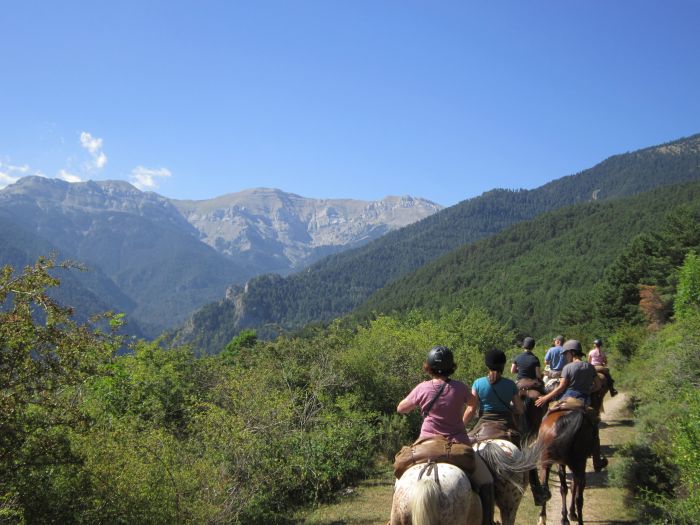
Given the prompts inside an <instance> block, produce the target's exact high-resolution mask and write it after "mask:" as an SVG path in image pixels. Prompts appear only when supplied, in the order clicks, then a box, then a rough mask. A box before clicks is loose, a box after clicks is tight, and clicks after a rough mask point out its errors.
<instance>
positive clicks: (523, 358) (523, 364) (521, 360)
mask: <svg viewBox="0 0 700 525" xmlns="http://www.w3.org/2000/svg"><path fill="white" fill-rule="evenodd" d="M533 348H535V340H534V339H533V338H532V337H526V338H525V339H523V351H522V352H521V353H520V354H518V355H517V356H516V357H514V358H513V362H512V363H511V365H510V373H511V374H518V375H517V376H516V378H515V379H516V384H518V386H520V385H519V383H520V382H521V380H522V379H529V380H531V381H530V382H527V383H528V384H529V383H531V382H532V381H534V382H536V383H541V381H542V371H541V369H540V359H539V358H538V357H537V356H536V355H535V354H533V353H532V349H533ZM523 383H526V382H523Z"/></svg>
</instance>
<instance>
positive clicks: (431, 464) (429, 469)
mask: <svg viewBox="0 0 700 525" xmlns="http://www.w3.org/2000/svg"><path fill="white" fill-rule="evenodd" d="M423 474H425V475H426V477H430V475H431V474H432V475H433V477H434V478H435V483H437V484H438V486H440V478H439V477H438V464H437V463H436V462H435V461H433V460H432V459H431V460H430V461H428V462H427V463H426V464H425V465H423V468H422V469H420V472H419V473H418V479H419V480H420V479H421V478H422V477H423Z"/></svg>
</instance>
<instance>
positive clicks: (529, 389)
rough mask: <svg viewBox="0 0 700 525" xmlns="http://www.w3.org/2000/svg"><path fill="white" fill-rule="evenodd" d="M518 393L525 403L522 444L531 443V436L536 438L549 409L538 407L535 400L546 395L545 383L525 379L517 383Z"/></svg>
mask: <svg viewBox="0 0 700 525" xmlns="http://www.w3.org/2000/svg"><path fill="white" fill-rule="evenodd" d="M517 385H518V393H519V395H520V399H522V401H523V406H524V407H525V412H524V413H523V415H522V425H521V440H520V442H521V444H522V445H523V446H525V444H526V443H529V441H530V439H529V438H530V436H536V435H537V432H538V431H539V429H540V423H541V422H542V418H543V417H544V415H545V414H546V413H547V407H546V406H544V407H538V406H537V405H535V400H536V399H537V398H538V397H540V396H542V395H543V394H544V383H542V382H541V381H539V380H534V379H528V378H523V379H519V380H518V382H517Z"/></svg>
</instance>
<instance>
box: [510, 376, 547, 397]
mask: <svg viewBox="0 0 700 525" xmlns="http://www.w3.org/2000/svg"><path fill="white" fill-rule="evenodd" d="M515 384H516V385H517V387H518V393H519V394H520V397H522V398H526V397H529V398H532V399H537V398H538V397H540V396H541V395H543V394H544V383H542V381H540V380H539V379H530V378H529V377H523V378H521V379H518V381H517V382H516V383H515Z"/></svg>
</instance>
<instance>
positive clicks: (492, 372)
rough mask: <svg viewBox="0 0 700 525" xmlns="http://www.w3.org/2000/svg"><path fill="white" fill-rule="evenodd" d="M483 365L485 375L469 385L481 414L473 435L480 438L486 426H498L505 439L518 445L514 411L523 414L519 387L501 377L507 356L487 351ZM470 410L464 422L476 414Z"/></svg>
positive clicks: (466, 413)
mask: <svg viewBox="0 0 700 525" xmlns="http://www.w3.org/2000/svg"><path fill="white" fill-rule="evenodd" d="M484 362H485V364H486V367H487V368H488V370H489V372H488V375H486V376H484V377H480V378H479V379H477V380H476V381H474V384H473V385H472V395H473V396H475V397H476V399H477V401H478V403H479V412H480V415H479V421H478V422H477V424H476V425H475V427H474V429H473V430H472V435H475V436H479V435H480V431H481V430H482V429H484V430H485V429H486V427H498V428H499V429H502V430H503V431H505V432H506V433H507V435H508V437H507V438H506V439H509V440H510V441H513V443H514V444H516V445H518V444H519V443H518V440H517V438H516V436H519V431H518V425H517V423H516V419H515V417H514V413H513V412H515V414H518V415H519V414H522V413H523V410H524V407H523V402H522V400H521V399H520V396H519V395H518V387H517V386H516V385H515V383H514V382H513V381H512V380H510V379H508V378H505V377H503V368H504V367H505V364H506V354H504V353H503V351H502V350H498V349H496V348H494V349H493V350H489V351H488V352H486V355H485V356H484ZM511 404H512V405H513V408H512V409H511ZM470 408H471V407H467V411H466V412H465V413H464V423H467V422H469V420H471V419H472V418H473V417H474V415H475V413H476V411H475V410H473V409H472V410H470ZM491 437H495V436H491V435H489V436H488V438H491ZM498 437H501V436H498ZM488 438H486V439H488Z"/></svg>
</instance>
